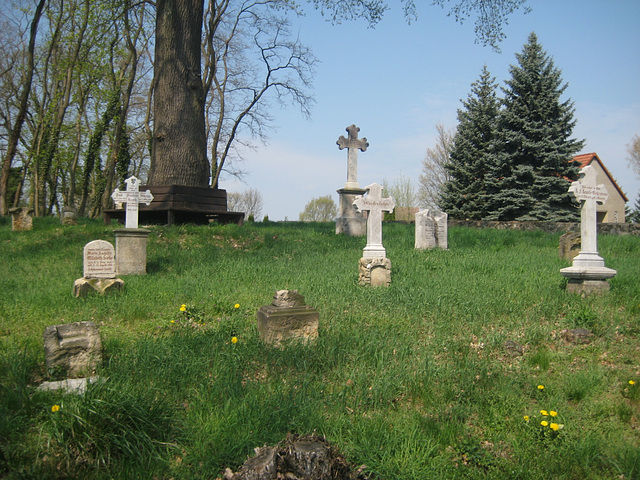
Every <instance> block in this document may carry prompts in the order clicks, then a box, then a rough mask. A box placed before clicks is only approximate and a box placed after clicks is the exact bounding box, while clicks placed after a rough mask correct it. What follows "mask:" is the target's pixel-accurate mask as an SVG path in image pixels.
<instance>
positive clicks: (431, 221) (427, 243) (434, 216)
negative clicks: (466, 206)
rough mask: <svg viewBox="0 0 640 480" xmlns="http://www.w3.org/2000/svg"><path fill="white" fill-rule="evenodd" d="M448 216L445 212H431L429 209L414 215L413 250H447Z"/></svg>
mask: <svg viewBox="0 0 640 480" xmlns="http://www.w3.org/2000/svg"><path fill="white" fill-rule="evenodd" d="M448 220H449V215H448V214H447V213H445V212H432V211H431V209H429V208H427V209H426V210H421V211H419V212H418V213H416V241H415V248H418V249H430V248H435V247H438V248H442V249H445V250H446V249H447V248H448V246H449V243H448V226H447V222H448Z"/></svg>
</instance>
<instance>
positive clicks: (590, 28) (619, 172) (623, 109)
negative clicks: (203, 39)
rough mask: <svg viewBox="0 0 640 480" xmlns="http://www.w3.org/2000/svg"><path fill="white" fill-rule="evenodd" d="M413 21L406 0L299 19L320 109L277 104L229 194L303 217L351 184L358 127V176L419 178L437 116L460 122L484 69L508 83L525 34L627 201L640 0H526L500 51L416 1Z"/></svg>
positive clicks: (638, 93)
mask: <svg viewBox="0 0 640 480" xmlns="http://www.w3.org/2000/svg"><path fill="white" fill-rule="evenodd" d="M417 1H418V3H419V4H420V5H421V6H420V7H419V8H418V20H417V21H415V22H412V23H411V24H410V25H409V24H407V22H406V20H405V19H404V17H403V14H402V9H401V6H400V3H399V2H394V1H393V0H389V2H388V3H389V4H391V9H390V10H389V11H388V12H387V13H386V15H385V17H384V18H383V20H382V21H381V22H380V23H379V24H378V25H377V26H376V27H375V28H368V27H367V25H366V23H365V22H364V21H356V22H345V23H343V24H342V25H331V24H330V23H328V22H326V21H325V20H324V19H323V18H322V17H321V16H320V15H319V14H318V13H317V12H315V11H312V10H311V8H307V15H306V16H305V17H303V18H301V19H296V20H295V29H296V30H298V31H299V36H300V39H301V41H302V42H303V43H305V44H306V45H308V46H309V47H311V49H312V50H313V52H314V54H315V56H316V57H317V58H318V59H319V63H318V65H317V66H316V69H315V70H316V74H315V77H314V89H313V95H314V98H315V102H316V103H315V105H314V107H313V110H312V114H311V118H310V119H305V118H304V117H303V116H302V115H301V114H300V112H299V110H298V109H297V108H296V107H293V106H292V107H290V108H287V109H279V108H278V109H277V110H274V111H273V112H272V114H273V116H274V118H275V126H276V128H277V130H276V131H275V132H274V133H272V134H271V136H270V140H269V143H268V144H267V145H263V146H259V147H258V149H257V150H256V151H255V152H247V153H246V155H245V164H244V169H245V170H247V171H248V172H249V173H248V174H247V175H246V176H245V177H244V179H243V182H240V181H238V180H235V179H231V178H226V179H223V180H222V182H221V187H222V188H225V189H227V190H228V191H229V192H240V191H244V190H247V189H248V188H254V189H257V190H258V191H259V192H260V193H261V194H262V197H263V200H264V207H263V212H262V215H268V216H269V218H270V219H271V220H285V219H288V220H297V219H298V216H299V214H300V212H302V211H303V209H304V207H305V205H306V204H307V203H308V202H309V201H310V200H311V199H313V198H316V197H319V196H323V195H331V196H332V198H333V199H334V200H335V202H336V204H337V203H338V194H337V193H336V190H337V189H339V188H342V187H343V186H344V183H345V181H346V168H347V167H346V165H347V154H346V150H339V149H338V147H337V145H336V141H337V139H338V137H339V136H340V135H345V136H346V131H345V128H346V127H347V126H349V125H351V124H356V125H357V126H358V127H360V136H361V137H366V138H367V140H368V142H369V148H368V150H367V151H366V152H359V156H358V182H359V184H360V186H363V187H364V186H366V185H368V184H370V183H373V182H377V183H380V184H382V182H383V181H384V180H387V181H389V182H391V183H393V181H394V180H395V179H398V178H400V177H405V178H411V179H412V180H413V181H414V183H415V186H416V187H417V185H418V177H419V175H420V174H421V172H422V161H423V160H424V156H425V152H426V149H427V148H432V147H433V146H434V145H435V142H436V129H435V125H436V124H437V123H442V124H443V125H444V126H445V127H455V126H456V124H457V118H456V115H457V109H458V108H460V107H461V103H460V101H461V99H466V98H467V96H468V94H469V92H470V89H471V83H472V82H474V81H476V80H477V79H478V78H479V76H480V73H481V70H482V67H483V65H485V64H486V65H487V68H488V70H489V72H490V73H491V75H492V76H494V77H496V82H497V83H498V84H499V85H500V86H503V85H504V81H505V80H506V79H508V78H509V77H510V75H509V73H508V68H509V65H512V64H515V63H516V58H515V54H516V53H519V52H521V51H522V46H523V45H524V44H525V43H526V41H527V37H528V35H529V33H531V32H535V33H536V34H537V36H538V41H539V42H540V43H541V45H542V46H543V48H544V49H545V50H546V51H547V53H548V54H549V55H550V56H551V57H552V58H553V60H554V63H555V66H556V67H557V68H559V69H560V70H561V71H562V78H563V80H564V81H565V82H567V83H568V84H569V87H568V89H567V90H566V92H565V95H564V97H563V100H565V99H567V98H571V100H572V101H573V102H574V104H575V110H576V111H575V118H576V120H577V125H576V128H575V129H574V137H575V138H578V139H585V140H586V145H585V147H584V148H583V149H582V151H581V152H579V153H587V152H596V153H597V154H598V155H599V157H600V159H601V160H602V161H603V163H604V164H605V165H606V167H607V168H608V169H609V171H610V172H611V174H612V175H613V176H614V178H615V179H616V180H617V181H618V184H619V185H620V186H621V187H622V189H623V191H624V192H625V193H626V194H627V197H628V198H629V199H630V203H631V205H633V203H634V202H635V199H636V198H637V195H638V191H639V190H640V180H639V179H638V178H637V177H636V176H635V175H634V174H633V172H632V171H631V169H630V168H629V165H628V162H627V151H626V149H627V145H628V144H629V143H630V142H631V139H632V137H633V135H635V134H640V28H639V25H640V1H638V0H616V1H613V2H609V1H605V0H599V1H598V0H529V6H531V7H532V9H533V10H532V12H531V13H528V14H524V13H523V12H522V11H519V12H516V13H515V14H514V15H513V16H512V17H511V18H510V21H509V24H508V25H506V26H505V28H504V31H505V33H506V35H507V38H506V39H505V40H504V41H503V42H502V43H501V44H500V47H501V50H502V53H497V52H495V51H493V50H492V49H491V48H490V47H483V46H481V45H478V44H476V43H474V41H475V34H474V25H473V20H472V19H470V20H468V21H467V22H465V23H464V24H462V25H461V24H459V23H456V22H455V21H454V20H453V18H450V17H447V16H446V14H445V12H444V11H442V10H441V9H440V8H439V7H434V6H430V5H429V3H430V2H420V0H417Z"/></svg>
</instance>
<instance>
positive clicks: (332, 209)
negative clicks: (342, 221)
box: [300, 195, 338, 222]
mask: <svg viewBox="0 0 640 480" xmlns="http://www.w3.org/2000/svg"><path fill="white" fill-rule="evenodd" d="M337 214H338V207H336V204H335V202H334V201H333V199H332V198H331V196H330V195H326V196H324V197H318V198H314V199H313V200H311V201H310V202H309V203H307V205H306V206H305V207H304V211H303V212H302V213H301V214H300V221H301V222H330V221H332V220H333V219H334V218H335V217H336V215H337Z"/></svg>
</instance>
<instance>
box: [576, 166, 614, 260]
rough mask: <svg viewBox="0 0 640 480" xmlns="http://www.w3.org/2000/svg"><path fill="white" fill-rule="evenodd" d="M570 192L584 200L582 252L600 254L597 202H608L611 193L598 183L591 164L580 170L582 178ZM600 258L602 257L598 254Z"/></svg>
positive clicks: (581, 212)
mask: <svg viewBox="0 0 640 480" xmlns="http://www.w3.org/2000/svg"><path fill="white" fill-rule="evenodd" d="M569 192H571V193H573V195H574V196H575V197H576V199H577V200H579V201H581V202H582V209H581V211H580V234H581V236H582V246H581V248H580V254H581V255H583V254H587V255H588V254H595V255H596V256H598V237H597V228H596V220H597V213H596V203H604V202H606V201H607V199H608V198H609V193H608V192H607V189H606V187H605V186H604V185H596V171H595V169H594V168H593V167H592V166H591V165H587V166H586V167H584V168H583V169H582V170H581V171H580V179H579V180H578V181H576V182H572V183H571V186H570V187H569ZM583 257H584V255H583ZM576 258H577V257H576ZM598 258H600V257H599V256H598ZM603 264H604V263H603Z"/></svg>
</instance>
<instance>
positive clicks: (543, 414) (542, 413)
mask: <svg viewBox="0 0 640 480" xmlns="http://www.w3.org/2000/svg"><path fill="white" fill-rule="evenodd" d="M540 415H542V416H543V417H546V416H547V415H549V412H547V411H546V410H540Z"/></svg>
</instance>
